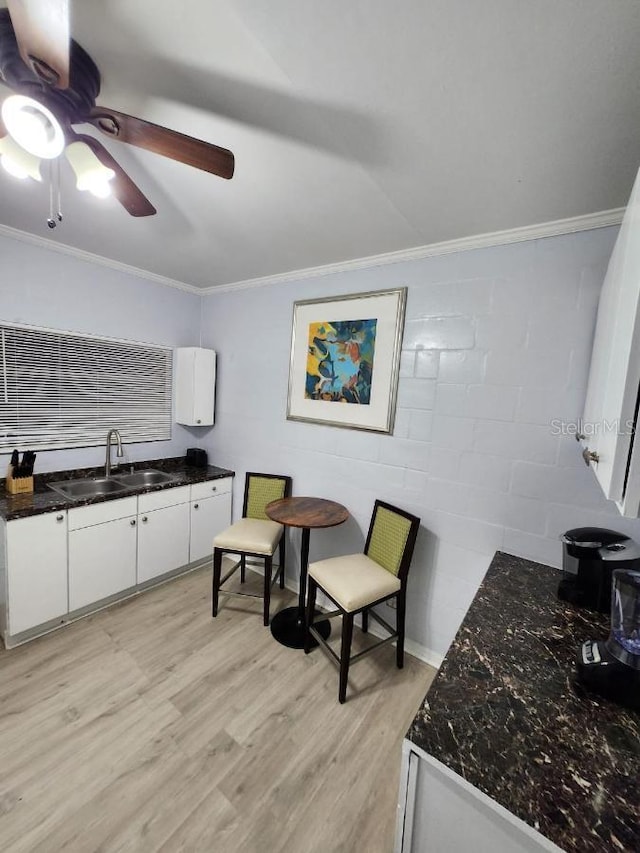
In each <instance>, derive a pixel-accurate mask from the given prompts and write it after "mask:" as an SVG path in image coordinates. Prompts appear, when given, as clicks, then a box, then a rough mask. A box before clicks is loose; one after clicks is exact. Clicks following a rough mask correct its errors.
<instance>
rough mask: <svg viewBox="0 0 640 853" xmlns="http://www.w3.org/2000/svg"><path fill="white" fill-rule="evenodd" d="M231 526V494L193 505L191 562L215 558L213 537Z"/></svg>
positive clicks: (195, 502) (198, 501)
mask: <svg viewBox="0 0 640 853" xmlns="http://www.w3.org/2000/svg"><path fill="white" fill-rule="evenodd" d="M230 524H231V494H230V493H229V494H226V495H218V496H217V497H214V498H202V500H196V501H193V502H192V504H191V547H190V551H189V562H190V563H195V562H196V561H197V560H203V559H205V558H206V557H212V556H213V537H214V536H217V535H218V533H221V532H222V531H223V530H224V529H225V528H227V527H228V526H229V525H230Z"/></svg>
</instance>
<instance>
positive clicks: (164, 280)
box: [0, 224, 202, 296]
mask: <svg viewBox="0 0 640 853" xmlns="http://www.w3.org/2000/svg"><path fill="white" fill-rule="evenodd" d="M0 237H9V238H11V239H12V240H18V241H20V242H21V243H28V244H29V245H30V246H37V247H38V248H40V249H49V250H50V251H52V252H60V254H62V255H70V256H71V257H73V258H77V259H78V260H80V261H86V262H87V263H90V264H99V265H100V266H103V267H109V269H112V270H115V271H116V272H121V273H125V274H126V275H133V276H136V277H137V278H144V279H145V280H146V281H152V282H154V284H161V285H163V286H164V287H173V288H176V289H177V290H184V291H186V292H187V293H195V294H196V295H198V296H201V295H202V288H199V287H195V286H194V285H193V284H187V283H186V282H184V281H177V280H176V279H173V278H168V277H167V276H164V275H158V273H154V272H149V271H148V270H143V269H140V268H139V267H133V266H130V265H129V264H124V263H121V262H120V261H114V260H113V259H112V258H105V257H104V256H103V255H94V254H93V252H85V251H84V250H83V249H76V248H75V246H67V245H66V244H65V243H54V241H53V240H47V238H46V237H40V236H39V235H38V234H30V233H29V232H27V231H19V230H18V229H17V228H10V227H9V226H8V225H2V224H0Z"/></svg>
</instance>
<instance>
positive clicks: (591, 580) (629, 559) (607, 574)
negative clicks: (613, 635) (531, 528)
mask: <svg viewBox="0 0 640 853" xmlns="http://www.w3.org/2000/svg"><path fill="white" fill-rule="evenodd" d="M560 539H561V540H562V543H563V554H562V568H563V570H564V576H563V578H562V580H561V581H560V584H559V586H558V598H561V599H563V600H564V601H570V602H571V603H572V604H575V605H577V606H578V607H586V608H588V609H589V610H597V611H599V612H600V613H608V612H609V609H610V607H611V581H612V573H613V571H614V570H615V569H631V570H638V571H640V547H638V545H637V544H636V543H635V542H634V541H633V539H630V538H629V537H628V536H625V534H624V533H616V531H615V530H607V529H606V528H603V527H576V528H575V529H573V530H567V532H566V533H563V534H562V536H561V537H560Z"/></svg>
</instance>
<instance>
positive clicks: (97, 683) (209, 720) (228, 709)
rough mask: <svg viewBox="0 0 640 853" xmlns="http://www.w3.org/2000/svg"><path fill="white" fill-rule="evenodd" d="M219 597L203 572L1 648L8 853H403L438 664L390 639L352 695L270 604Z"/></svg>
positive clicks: (1, 775)
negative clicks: (399, 650) (398, 658)
mask: <svg viewBox="0 0 640 853" xmlns="http://www.w3.org/2000/svg"><path fill="white" fill-rule="evenodd" d="M210 600H211V593H210V571H207V570H206V569H205V570H198V571H196V572H192V573H191V574H189V575H186V576H184V577H182V578H180V579H178V580H176V581H173V582H171V583H168V584H165V585H163V586H161V587H157V588H156V589H154V590H151V591H149V592H147V593H145V594H144V595H141V596H139V597H138V598H135V599H133V600H131V601H129V602H125V603H123V604H120V605H117V606H115V607H112V608H111V609H109V610H106V611H103V612H102V613H99V614H96V615H95V616H92V617H89V618H87V619H84V620H82V621H80V622H78V623H76V624H74V625H71V626H69V627H67V628H64V629H62V630H60V631H57V632H55V633H53V634H50V635H49V636H47V637H43V638H41V639H39V640H35V641H34V642H32V643H29V644H27V645H25V646H22V647H20V648H17V649H14V650H12V651H10V652H7V651H5V650H2V651H0V850H1V851H3V853H18V851H20V853H22V851H24V852H25V853H26V851H28V853H55V851H59V850H65V851H78V853H93V851H105V852H106V851H123V850H126V851H136V853H147V851H148V853H153V851H166V853H174V851H215V853H227V851H230V853H231V851H233V853H242V852H243V851H247V853H253V851H260V853H272V851H273V853H276V851H282V853H311V851H318V852H319V851H322V853H338V851H345V853H360V851H362V853H378V852H379V853H390V851H391V850H392V848H393V834H394V824H395V804H396V799H397V786H398V775H399V767H400V745H401V741H402V737H403V734H404V732H405V731H406V728H407V726H408V724H409V722H410V721H411V719H412V717H413V715H414V713H415V711H416V710H417V708H418V705H419V703H420V701H421V699H422V697H423V696H424V694H425V692H426V690H427V688H428V686H429V684H430V682H431V679H432V678H433V675H434V670H432V669H431V668H430V667H428V666H426V665H425V664H423V663H421V662H420V661H417V660H416V659H415V658H412V657H410V656H407V657H406V663H405V668H404V669H403V670H397V669H396V668H395V665H394V650H393V649H392V648H390V647H389V646H387V647H383V648H382V649H380V650H379V651H377V652H376V653H375V654H373V655H371V656H369V657H368V658H365V659H364V660H362V661H360V662H358V663H357V664H356V665H354V667H353V669H352V674H351V676H350V679H349V692H348V694H347V703H346V704H345V705H339V704H338V701H337V690H338V678H337V670H336V669H335V668H334V667H333V666H332V665H331V664H330V663H329V661H328V660H327V659H326V658H325V657H324V655H322V653H321V652H320V651H319V650H316V651H315V652H313V653H312V654H310V655H308V656H306V655H305V654H304V652H301V651H294V650H291V649H287V648H285V647H283V646H280V645H279V644H278V643H276V642H275V641H274V640H273V639H272V637H271V633H270V631H269V629H268V628H264V627H263V626H262V620H261V617H260V612H261V611H260V608H261V603H260V602H252V603H250V604H248V608H249V611H250V612H242V611H241V610H240V609H239V608H240V607H241V606H242V607H244V606H245V602H240V603H238V599H221V602H222V609H221V611H220V615H219V616H218V617H217V619H211V616H210ZM291 602H292V595H291V593H289V592H286V591H285V592H279V591H278V592H274V597H273V600H272V613H273V612H275V611H276V609H279V608H280V606H282V605H283V604H284V603H291ZM337 629H339V623H336V621H335V620H334V629H333V633H334V635H335V634H336V633H337V632H338V630H337ZM356 633H359V632H356Z"/></svg>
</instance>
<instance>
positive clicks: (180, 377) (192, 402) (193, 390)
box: [175, 347, 216, 426]
mask: <svg viewBox="0 0 640 853" xmlns="http://www.w3.org/2000/svg"><path fill="white" fill-rule="evenodd" d="M175 367H176V378H175V391H176V396H175V418H176V422H177V423H179V424H185V425H186V426H211V425H212V424H213V411H214V406H215V389H216V354H215V352H214V351H213V350H211V349H202V348H201V347H181V348H180V349H177V350H176V361H175Z"/></svg>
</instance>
